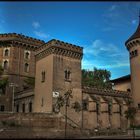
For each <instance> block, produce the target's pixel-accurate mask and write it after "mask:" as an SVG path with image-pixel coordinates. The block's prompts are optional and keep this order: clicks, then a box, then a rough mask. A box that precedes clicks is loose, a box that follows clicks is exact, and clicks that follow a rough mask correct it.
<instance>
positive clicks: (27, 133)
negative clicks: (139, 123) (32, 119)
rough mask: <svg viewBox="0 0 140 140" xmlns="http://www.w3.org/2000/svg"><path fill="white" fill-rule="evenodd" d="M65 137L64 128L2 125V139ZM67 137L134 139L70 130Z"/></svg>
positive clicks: (131, 137) (0, 129)
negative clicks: (93, 134) (91, 134)
mask: <svg viewBox="0 0 140 140" xmlns="http://www.w3.org/2000/svg"><path fill="white" fill-rule="evenodd" d="M7 138H8V139H23V138H24V139H26V138H27V139H30V138H31V139H32V138H33V139H34V138H35V139H36V138H37V139H39V138H40V139H41V138H45V139H46V138H47V139H65V131H64V130H55V129H54V128H49V129H48V128H39V127H34V128H31V127H30V128H29V127H0V139H7ZM67 139H134V137H133V136H128V135H116V136H89V135H88V134H87V133H85V132H84V133H81V132H80V131H77V130H75V131H68V132H67ZM135 139H140V137H135Z"/></svg>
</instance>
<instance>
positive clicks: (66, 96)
mask: <svg viewBox="0 0 140 140" xmlns="http://www.w3.org/2000/svg"><path fill="white" fill-rule="evenodd" d="M71 93H72V90H68V91H67V92H66V93H65V94H64V101H65V139H66V138H67V107H68V106H69V99H70V97H71V98H72V95H71Z"/></svg>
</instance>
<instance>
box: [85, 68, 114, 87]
mask: <svg viewBox="0 0 140 140" xmlns="http://www.w3.org/2000/svg"><path fill="white" fill-rule="evenodd" d="M110 77H111V72H110V71H107V70H105V69H97V68H96V67H95V68H94V70H93V71H88V70H85V69H83V70H82V84H83V86H93V87H99V88H109V89H111V88H112V84H111V82H110Z"/></svg>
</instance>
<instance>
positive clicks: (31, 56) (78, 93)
mask: <svg viewBox="0 0 140 140" xmlns="http://www.w3.org/2000/svg"><path fill="white" fill-rule="evenodd" d="M0 45H1V46H0V62H1V64H2V67H3V68H4V73H3V75H1V77H8V80H9V82H10V83H14V84H16V85H18V87H15V88H13V89H14V90H15V91H14V93H15V94H14V96H13V92H12V90H11V87H10V86H9V85H8V86H7V88H6V93H4V94H1V96H0V106H1V111H14V112H24V113H31V112H36V113H50V114H52V115H53V114H54V113H60V114H61V115H63V116H65V115H67V117H68V118H69V119H70V120H72V121H73V122H75V124H77V125H79V126H80V127H82V128H85V129H95V128H103V129H104V128H105V129H106V128H115V129H123V128H124V129H125V128H126V127H127V119H126V118H125V114H124V112H125V111H126V110H127V109H128V106H129V101H130V100H132V99H133V101H134V105H135V106H136V107H137V108H140V96H139V91H140V86H139V82H140V75H139V68H140V62H139V59H140V58H139V57H140V56H139V51H140V48H139V45H140V24H139V26H138V28H137V30H136V32H135V33H134V35H132V37H130V38H129V39H128V40H127V41H126V43H125V45H126V47H127V49H128V51H129V54H130V69H131V75H127V76H124V77H121V78H118V79H114V80H112V83H114V86H113V89H112V90H110V89H98V88H95V87H94V88H91V87H82V85H81V83H82V81H81V61H82V57H83V48H82V47H80V46H76V45H73V44H70V43H66V42H63V41H60V40H56V39H52V40H50V41H49V42H44V41H41V40H37V39H33V38H30V37H27V36H24V35H21V34H15V33H12V34H1V35H0ZM27 77H35V87H34V88H33V89H28V88H27V87H26V85H25V83H24V80H25V79H26V78H27ZM67 93H69V95H70V96H69V100H67V99H68V96H67V95H68V94H67ZM59 97H63V99H64V106H62V107H61V108H56V107H58V106H56V105H57V100H58V98H59ZM13 99H14V110H12V103H13ZM3 107H4V108H3ZM56 110H57V111H56Z"/></svg>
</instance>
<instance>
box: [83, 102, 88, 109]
mask: <svg viewBox="0 0 140 140" xmlns="http://www.w3.org/2000/svg"><path fill="white" fill-rule="evenodd" d="M82 108H83V110H85V111H86V110H88V101H86V100H83V103H82Z"/></svg>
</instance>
